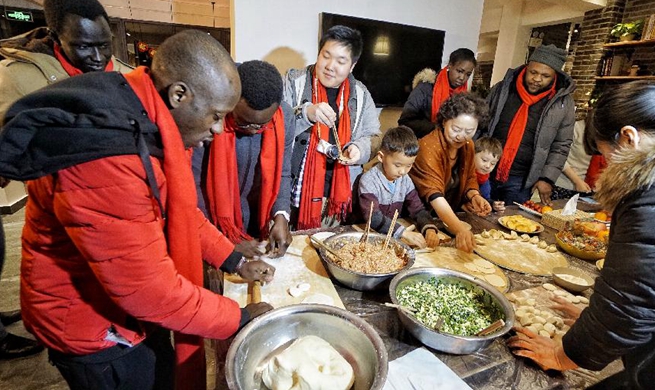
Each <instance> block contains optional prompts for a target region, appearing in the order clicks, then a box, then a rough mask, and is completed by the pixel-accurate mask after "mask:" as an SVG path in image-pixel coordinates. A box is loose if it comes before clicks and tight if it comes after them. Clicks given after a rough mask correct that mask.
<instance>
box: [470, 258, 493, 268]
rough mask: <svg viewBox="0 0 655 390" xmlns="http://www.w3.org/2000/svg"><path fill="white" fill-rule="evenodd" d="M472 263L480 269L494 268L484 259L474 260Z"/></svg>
mask: <svg viewBox="0 0 655 390" xmlns="http://www.w3.org/2000/svg"><path fill="white" fill-rule="evenodd" d="M473 263H475V265H477V266H478V267H480V268H491V269H493V268H494V265H493V264H492V263H491V262H489V261H487V260H485V259H474V260H473Z"/></svg>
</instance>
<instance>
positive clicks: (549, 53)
mask: <svg viewBox="0 0 655 390" xmlns="http://www.w3.org/2000/svg"><path fill="white" fill-rule="evenodd" d="M530 61H535V62H540V63H542V64H545V65H548V66H550V67H551V68H553V69H554V70H556V71H561V70H562V67H563V66H564V62H566V50H564V49H560V48H559V47H557V46H555V45H546V46H544V45H541V46H539V47H538V48H536V49H534V52H533V53H532V55H531V56H530Z"/></svg>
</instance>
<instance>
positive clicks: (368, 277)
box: [319, 232, 415, 291]
mask: <svg viewBox="0 0 655 390" xmlns="http://www.w3.org/2000/svg"><path fill="white" fill-rule="evenodd" d="M362 234H363V233H360V232H348V233H341V234H335V235H334V236H332V237H329V238H327V239H326V240H325V241H324V242H325V245H327V246H329V247H330V248H334V249H339V248H341V247H343V246H344V245H345V244H347V243H351V242H359V239H360V238H361V237H362ZM385 238H386V236H384V235H382V234H378V233H370V234H369V242H370V243H374V244H381V243H383V242H384V240H385ZM389 243H390V245H391V246H392V247H393V248H394V250H395V251H396V254H397V255H398V256H404V257H405V259H406V260H407V264H406V265H405V267H403V268H402V269H400V270H398V271H394V272H388V273H384V274H366V273H363V272H356V271H351V270H349V269H345V268H343V267H340V266H338V265H337V264H335V263H334V262H333V261H332V258H331V257H330V255H329V253H328V252H327V251H326V250H325V249H323V248H319V254H320V255H321V258H322V259H323V261H324V263H325V265H326V266H327V269H328V271H329V272H330V274H331V275H332V276H334V278H335V279H336V280H338V281H339V283H341V284H343V285H344V286H346V287H348V288H351V289H353V290H359V291H370V290H382V289H385V288H387V286H388V285H389V282H390V281H391V278H393V277H394V276H395V275H397V274H398V272H400V271H402V270H403V269H409V268H410V267H411V266H412V265H413V264H414V259H415V254H414V250H413V249H412V248H410V247H409V246H408V245H406V244H405V243H403V242H400V241H398V240H396V239H395V238H392V239H391V240H390V241H389Z"/></svg>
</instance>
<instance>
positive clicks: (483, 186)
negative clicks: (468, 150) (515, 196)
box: [474, 137, 505, 211]
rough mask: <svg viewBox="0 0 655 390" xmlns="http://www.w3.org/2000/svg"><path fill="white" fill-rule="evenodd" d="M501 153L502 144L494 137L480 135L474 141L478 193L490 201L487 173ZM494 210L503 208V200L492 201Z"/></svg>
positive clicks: (493, 166) (492, 168)
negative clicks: (480, 136)
mask: <svg viewBox="0 0 655 390" xmlns="http://www.w3.org/2000/svg"><path fill="white" fill-rule="evenodd" d="M502 154H503V145H501V143H500V141H499V140H497V139H495V138H489V137H482V138H480V139H478V140H477V141H475V160H474V161H475V173H476V175H477V176H478V185H479V186H480V194H481V195H482V197H483V198H485V199H486V200H487V201H488V202H490V203H491V184H489V175H490V174H491V171H493V170H494V168H495V167H496V164H498V160H500V156H501V155H502ZM492 204H493V209H494V210H495V211H503V210H505V202H503V201H494V202H493V203H492Z"/></svg>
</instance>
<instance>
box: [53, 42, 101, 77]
mask: <svg viewBox="0 0 655 390" xmlns="http://www.w3.org/2000/svg"><path fill="white" fill-rule="evenodd" d="M54 49H55V58H56V59H57V60H58V61H59V63H60V64H61V66H62V67H63V68H64V70H65V71H66V73H68V75H69V76H71V77H73V76H79V75H81V74H84V72H82V71H81V70H79V69H77V68H76V67H75V66H73V64H71V63H70V62H68V60H67V59H66V57H65V56H64V55H63V54H62V52H61V46H59V44H58V43H57V42H55V46H54ZM112 70H114V63H113V62H112V61H111V60H109V62H107V66H106V67H105V72H111V71H112Z"/></svg>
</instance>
